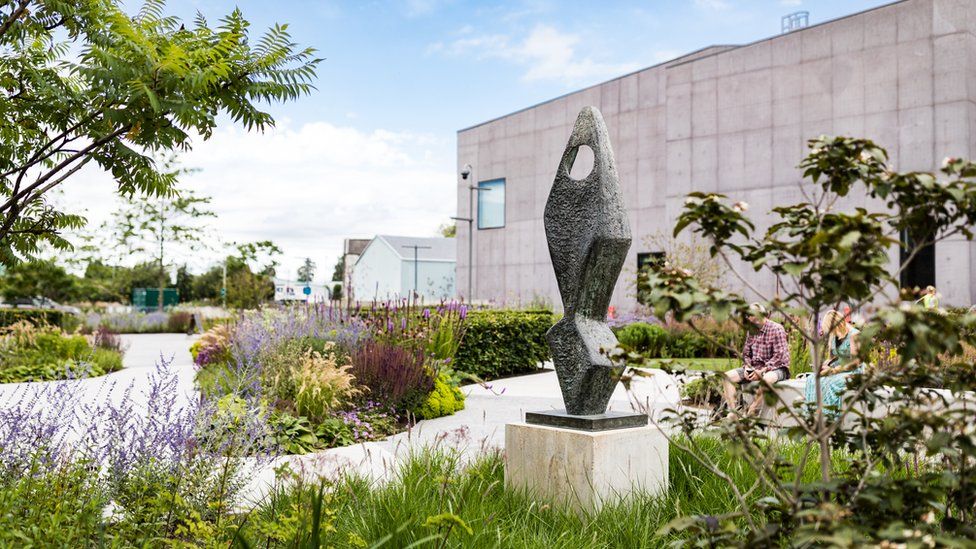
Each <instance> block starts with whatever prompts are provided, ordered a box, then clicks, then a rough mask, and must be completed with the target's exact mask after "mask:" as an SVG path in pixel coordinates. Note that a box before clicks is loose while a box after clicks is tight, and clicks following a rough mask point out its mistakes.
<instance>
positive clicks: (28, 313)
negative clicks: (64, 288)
mask: <svg viewBox="0 0 976 549" xmlns="http://www.w3.org/2000/svg"><path fill="white" fill-rule="evenodd" d="M65 316H70V315H68V314H67V313H63V312H61V311H57V310H54V309H0V328H6V327H8V326H11V325H13V324H17V323H18V322H22V321H26V322H29V323H31V324H33V325H35V326H41V325H44V326H61V325H62V324H63V322H64V317H65Z"/></svg>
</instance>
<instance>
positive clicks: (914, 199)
mask: <svg viewBox="0 0 976 549" xmlns="http://www.w3.org/2000/svg"><path fill="white" fill-rule="evenodd" d="M809 146H810V153H809V155H808V156H807V157H806V158H805V159H804V160H803V161H802V162H801V164H800V168H801V170H802V171H803V175H804V178H805V180H806V182H805V183H803V184H802V190H803V193H804V201H803V202H801V203H799V204H794V205H784V206H780V207H776V208H774V209H773V210H772V213H773V214H774V215H775V216H777V217H778V220H777V221H775V222H774V223H773V224H772V225H771V226H770V227H769V229H768V230H766V231H765V232H764V233H758V232H757V231H756V229H755V226H754V224H753V223H752V222H751V221H750V219H749V218H748V214H747V210H748V205H747V204H745V203H742V202H735V203H730V200H728V199H727V197H725V196H723V195H719V194H708V193H692V194H691V195H689V196H688V198H687V200H686V202H685V205H684V209H683V211H682V213H681V215H680V216H679V218H678V221H677V225H676V227H675V231H674V233H675V235H676V236H677V235H678V234H679V233H681V232H682V231H692V232H693V233H695V234H696V235H698V236H699V237H701V238H703V239H705V241H707V243H708V253H709V254H710V255H711V256H712V257H714V258H716V259H718V260H719V261H721V262H722V263H723V264H724V266H725V268H726V269H727V271H728V273H730V276H732V277H735V278H736V279H737V280H738V282H739V283H740V284H739V285H740V286H741V287H743V288H744V289H747V290H748V291H749V292H750V294H751V295H750V299H749V301H752V300H754V299H755V296H759V297H758V299H759V300H760V301H763V302H764V303H765V304H766V305H767V307H768V308H769V309H770V310H771V311H773V312H774V313H773V314H774V315H775V316H776V317H777V320H779V321H780V322H782V323H783V324H785V325H786V326H787V327H789V328H792V329H793V330H796V331H798V332H799V333H800V334H801V335H802V337H803V338H804V340H805V341H806V342H807V344H808V345H809V346H810V349H811V360H812V366H813V368H812V369H813V373H812V374H811V378H812V379H809V380H807V383H813V384H815V392H814V393H815V395H816V398H815V399H814V401H813V402H794V401H791V400H788V399H787V398H786V397H785V396H784V395H785V394H786V393H785V392H780V391H777V390H776V388H775V387H770V386H768V385H766V384H765V382H761V383H762V385H764V387H763V389H764V390H763V391H762V397H761V398H764V399H765V405H766V406H767V408H768V409H769V410H770V411H771V412H772V413H771V414H770V415H771V416H773V425H772V426H770V425H768V420H761V419H760V418H758V417H753V416H749V415H747V414H746V413H745V412H742V411H739V410H731V413H730V414H729V415H728V416H726V417H724V418H722V419H718V420H715V421H713V422H711V423H710V426H709V428H710V430H712V431H713V432H714V434H715V435H716V436H719V437H721V438H722V439H723V440H724V441H725V442H726V443H727V444H728V445H729V448H730V449H731V450H732V451H733V452H734V453H735V454H736V455H738V456H739V457H740V458H741V460H742V461H743V462H744V463H745V464H746V465H747V466H748V467H750V468H751V469H752V470H753V471H754V472H755V474H756V481H755V484H754V485H752V486H751V487H748V488H746V489H743V488H742V487H738V486H736V485H735V484H734V483H732V482H731V476H730V475H729V473H728V471H724V470H722V468H721V467H720V466H719V465H718V464H717V463H715V462H714V461H711V460H710V458H709V456H708V454H707V453H706V452H702V451H699V449H698V448H697V446H696V442H695V441H696V437H697V436H700V434H701V432H700V421H699V420H697V419H696V417H695V416H694V414H692V412H691V411H687V410H686V411H676V412H675V413H674V414H673V415H672V421H675V422H676V424H677V425H678V426H679V427H680V430H681V431H683V432H684V434H685V435H687V436H683V437H682V436H673V437H672V443H673V444H676V445H680V446H682V447H684V448H685V449H686V450H688V451H689V452H690V453H691V455H693V456H694V457H695V459H698V460H699V461H700V462H701V463H703V464H705V465H706V466H707V467H708V468H709V469H710V471H711V472H712V473H713V474H714V475H716V476H718V477H719V478H722V479H725V480H728V481H729V490H730V494H731V496H732V497H733V498H734V499H735V501H736V502H737V503H738V511H737V512H736V513H733V514H731V515H728V516H722V517H684V518H681V519H678V520H676V521H674V522H672V523H671V524H670V525H669V527H668V529H667V530H668V531H670V532H674V531H677V532H683V533H684V534H688V535H689V538H688V539H689V543H691V536H695V537H696V538H698V541H699V542H700V541H702V540H703V539H704V540H709V539H710V540H712V541H713V542H715V543H719V544H728V543H734V544H748V545H751V546H757V545H769V546H773V545H775V546H781V545H783V544H797V545H808V544H810V545H814V544H835V545H842V546H852V545H859V544H865V543H873V544H901V543H907V544H911V545H917V546H925V545H930V546H934V545H935V544H937V543H938V544H958V543H961V544H966V543H972V542H973V541H974V540H976V429H974V427H973V425H974V424H976V409H974V407H973V406H974V404H976V396H974V393H973V390H974V389H976V364H974V358H976V353H974V352H973V345H976V315H973V314H961V313H949V312H947V311H944V310H940V309H925V308H922V307H919V306H918V305H915V304H914V303H913V300H914V298H915V297H917V293H918V291H919V290H918V289H912V288H905V289H900V288H899V287H898V281H899V274H900V272H899V270H895V272H892V271H891V270H890V267H889V265H890V263H891V262H890V261H889V253H892V252H895V251H897V250H898V248H899V247H902V248H904V249H905V252H906V253H907V257H908V260H909V261H910V260H911V259H912V258H914V257H915V256H916V255H917V254H918V252H919V250H920V249H922V248H923V247H924V246H927V245H931V244H934V243H936V242H939V241H941V240H944V239H946V238H951V237H956V238H960V237H961V238H964V239H966V240H972V238H973V233H972V227H973V224H974V222H976V183H974V182H973V178H974V177H976V164H974V163H972V162H969V161H964V160H959V159H954V158H949V159H946V161H945V163H944V165H943V167H942V170H941V177H938V176H936V175H934V174H931V173H918V172H912V173H897V172H895V171H893V170H892V169H890V167H889V166H888V163H887V159H888V156H887V153H886V152H885V151H884V150H883V149H882V148H880V147H878V146H877V145H875V144H874V143H872V142H871V141H868V140H863V139H853V138H846V137H820V138H818V139H814V140H811V141H810V143H809ZM852 192H858V193H861V194H864V195H867V196H868V197H869V198H870V199H871V200H874V201H875V202H876V203H878V204H879V208H878V211H869V210H868V209H867V208H863V207H856V208H845V207H842V206H841V205H842V204H843V203H844V198H845V197H847V196H848V195H849V194H850V193H852ZM882 205H883V207H882ZM903 234H912V239H911V241H909V242H904V241H902V239H901V238H900V235H903ZM902 268H904V267H902ZM750 269H751V270H754V271H756V272H765V273H770V274H771V275H772V276H774V277H776V279H777V280H778V281H779V283H778V284H777V293H776V294H775V295H767V294H766V293H765V292H763V291H762V290H761V288H758V287H756V286H755V285H754V284H752V283H751V282H750V281H751V280H754V279H755V278H754V277H750V276H747V273H746V272H745V271H746V270H750ZM641 276H642V278H643V280H642V288H643V290H642V297H643V298H644V300H645V302H646V303H648V304H650V305H651V306H653V307H654V308H655V309H656V311H657V314H658V315H659V316H663V315H664V314H668V313H670V314H672V315H673V316H674V318H675V319H676V320H678V321H685V322H688V323H689V324H690V325H691V326H692V327H694V326H695V324H696V322H699V321H700V320H701V319H702V317H704V316H705V315H710V316H712V317H715V318H716V319H718V320H720V321H724V320H728V319H731V320H733V321H734V322H735V323H736V324H738V325H739V326H740V327H741V328H742V329H743V330H750V329H754V328H753V325H752V324H751V323H750V322H749V320H748V318H747V317H748V312H749V308H748V305H747V300H746V299H745V298H744V297H743V296H742V295H739V294H736V293H733V292H730V291H726V290H724V289H721V288H716V287H715V286H714V285H708V284H703V283H701V282H700V281H698V280H696V278H695V277H694V276H693V274H692V273H691V272H690V271H688V270H686V269H683V268H680V267H676V266H674V265H670V264H667V263H664V264H662V265H658V266H652V267H650V268H648V269H647V270H645V271H644V272H642V274H641ZM842 304H847V305H850V306H852V307H854V308H855V309H856V308H858V307H861V306H864V305H868V304H871V305H872V306H873V308H874V310H875V311H876V314H875V315H874V316H873V317H872V318H870V319H868V320H867V321H866V323H865V324H864V326H863V327H862V329H861V331H860V333H859V334H858V336H857V337H858V342H859V351H858V357H857V358H858V359H859V360H860V361H861V363H862V364H864V365H865V366H864V367H863V368H862V369H860V370H857V371H855V372H853V373H850V374H849V375H848V377H847V385H846V390H845V392H844V397H843V399H842V403H841V404H840V405H839V406H828V405H826V404H825V403H824V399H823V388H822V384H821V377H822V376H821V372H820V364H822V363H823V362H824V358H825V357H826V356H827V353H828V348H827V345H828V340H829V336H828V335H827V334H829V333H830V331H831V328H833V326H822V327H820V328H818V322H817V319H819V318H821V316H822V314H823V313H824V312H826V311H827V310H830V309H840V308H841V305H842ZM702 335H703V336H705V337H708V336H707V334H705V333H702ZM732 351H733V352H735V353H739V352H740V350H739V349H733V350H732ZM624 360H629V361H630V362H631V363H634V362H639V361H638V360H637V359H636V358H634V357H629V358H626V357H625V358H624ZM719 376H721V374H715V375H714V377H713V379H714V382H715V383H716V384H717V382H718V379H719ZM770 430H773V431H774V432H777V431H778V432H779V434H781V435H782V436H770ZM786 445H790V446H794V448H791V450H794V451H793V452H790V453H787V452H784V451H783V448H784V446H786ZM795 447H799V448H800V453H799V455H800V456H801V458H800V459H799V460H798V461H794V460H790V459H787V457H786V456H787V455H796V453H795V450H796V448H795Z"/></svg>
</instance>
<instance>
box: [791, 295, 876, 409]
mask: <svg viewBox="0 0 976 549" xmlns="http://www.w3.org/2000/svg"><path fill="white" fill-rule="evenodd" d="M821 329H822V330H825V331H827V333H829V334H830V337H829V338H828V341H827V350H828V351H829V353H830V356H829V357H828V358H827V360H825V361H824V363H823V365H821V366H820V398H821V399H822V400H823V405H824V411H825V413H826V414H828V415H831V416H836V415H837V414H838V413H839V412H840V407H841V405H842V404H843V400H842V399H843V394H844V391H845V390H846V389H847V378H849V377H850V376H851V374H854V373H860V372H861V371H862V368H861V361H860V359H858V358H857V337H856V336H857V333H858V331H857V329H856V328H854V327H853V326H851V325H850V324H848V322H847V319H845V318H844V315H842V314H841V313H839V312H837V311H827V312H826V313H824V316H823V321H822V324H821ZM804 399H805V400H806V402H807V405H808V406H810V407H811V408H815V407H816V404H817V384H816V379H815V377H814V376H813V375H812V374H811V375H809V376H807V383H806V387H805V390H804Z"/></svg>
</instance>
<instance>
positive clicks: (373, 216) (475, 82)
mask: <svg viewBox="0 0 976 549" xmlns="http://www.w3.org/2000/svg"><path fill="white" fill-rule="evenodd" d="M885 3H887V2H885V1H881V0H646V1H601V2H594V1H593V0H590V1H583V0H565V1H555V0H513V1H509V2H477V1H464V0H391V1H352V0H348V1H342V2H339V1H311V0H280V1H274V2H270V1H267V0H263V1H258V0H239V1H237V2H234V1H225V0H171V1H170V3H169V4H168V9H169V11H170V12H171V13H173V14H175V15H179V16H182V17H184V18H186V19H190V18H192V17H193V15H194V14H195V12H197V11H200V12H201V13H203V14H204V15H205V16H206V17H207V18H208V19H209V20H210V21H211V23H215V22H216V21H217V19H219V18H220V16H222V15H224V14H226V13H228V12H229V11H230V10H232V9H233V8H234V6H235V5H236V6H239V7H240V8H241V10H242V11H243V12H244V14H245V16H246V17H247V18H248V19H249V20H250V21H251V22H252V23H253V27H254V30H255V31H256V32H257V31H260V30H263V29H264V28H267V27H268V26H270V25H272V24H273V23H275V22H281V23H288V24H289V29H290V31H291V33H292V35H293V37H294V39H295V41H296V42H298V43H300V44H303V45H310V46H313V47H315V48H316V49H317V50H318V51H319V56H320V57H323V58H325V60H324V61H323V62H322V64H321V66H320V69H319V72H318V80H317V82H316V86H317V88H318V89H317V91H315V92H314V93H313V94H312V95H311V96H309V97H305V98H303V99H301V100H299V101H298V102H295V103H291V104H287V105H277V106H272V107H271V108H270V110H271V112H272V113H273V114H274V115H275V116H276V118H277V119H278V121H279V128H278V129H277V130H275V131H274V132H270V133H268V134H263V135H262V134H246V133H244V132H243V131H242V130H240V129H237V128H233V127H225V128H223V129H222V130H221V131H218V132H217V133H216V134H215V135H214V137H213V138H212V139H211V140H210V141H209V142H206V143H198V144H197V145H196V146H195V150H194V151H193V152H192V153H190V154H188V155H186V156H185V157H184V159H183V162H184V164H185V165H187V166H190V167H195V168H199V169H200V171H199V172H198V173H196V174H194V175H192V176H190V177H188V178H187V179H186V181H185V183H186V185H187V186H190V187H193V188H195V189H197V190H199V191H201V192H203V193H205V194H209V195H211V196H213V197H214V202H213V204H214V208H215V209H216V210H217V213H218V214H219V216H220V217H219V219H218V220H217V221H216V222H214V224H213V226H212V227H211V228H210V229H211V230H212V231H213V234H214V238H213V240H214V241H217V240H218V238H219V239H220V240H221V241H222V242H225V243H227V242H233V241H238V242H239V241H247V240H262V239H266V238H267V239H272V240H274V241H275V242H277V243H278V244H279V245H281V246H282V247H283V248H284V250H285V256H284V258H283V265H282V269H281V271H280V272H281V273H282V274H283V275H289V276H291V275H293V274H294V271H295V270H296V269H297V267H298V265H300V263H301V261H302V258H304V257H306V256H309V257H312V258H313V259H314V260H315V261H316V262H317V263H318V264H319V274H320V276H319V277H317V278H323V277H325V276H327V275H328V274H330V273H331V266H332V264H333V263H334V261H335V258H336V257H337V256H338V255H339V253H340V251H341V246H342V239H343V238H344V237H371V236H372V235H374V234H377V233H385V234H402V235H416V236H432V235H434V234H435V231H436V228H437V227H438V225H439V224H441V223H444V222H446V221H448V218H449V216H451V215H454V213H455V204H456V203H455V177H456V175H455V173H456V166H455V164H456V159H455V149H454V147H455V136H456V132H457V130H459V129H461V128H464V127H467V126H470V125H473V124H476V123H479V122H483V121H485V120H488V119H491V118H495V117H497V116H501V115H504V114H507V113H509V112H512V111H515V110H518V109H521V108H524V107H527V106H530V105H533V104H535V103H538V102H541V101H545V100H547V99H551V98H553V97H556V96H559V95H562V94H564V93H567V92H571V91H574V90H576V89H579V88H581V87H585V86H587V85H591V84H595V83H598V82H601V81H604V80H607V79H610V78H613V77H616V76H620V75H622V74H624V73H626V72H630V71H632V70H636V69H639V68H643V67H646V66H650V65H653V64H656V63H659V62H661V61H665V60H668V59H671V58H674V57H676V56H679V55H681V54H683V53H687V52H690V51H693V50H696V49H699V48H702V47H705V46H708V45H711V44H727V43H733V44H738V43H748V42H752V41H755V40H758V39H762V38H766V37H769V36H772V35H775V34H778V33H779V31H780V17H781V16H782V15H784V14H787V13H790V12H793V11H798V10H807V11H809V12H810V22H811V24H816V23H818V22H823V21H826V20H828V19H833V18H836V17H840V16H843V15H847V14H850V13H854V12H857V11H861V10H864V9H868V8H871V7H875V6H879V5H883V4H885ZM129 5H131V6H137V5H138V3H137V2H129ZM86 177H88V178H91V179H99V176H98V175H97V174H87V175H86ZM101 179H102V180H104V176H101ZM90 188H91V187H90V186H86V187H85V189H83V190H84V192H83V193H82V192H79V188H77V187H76V189H75V190H72V189H71V188H68V189H67V190H66V192H65V195H66V198H67V200H68V201H69V203H70V202H71V201H72V200H74V199H77V200H78V201H79V202H80V203H81V204H82V205H83V208H82V209H83V210H84V211H86V212H87V213H88V215H89V218H90V219H91V220H92V221H93V222H97V221H98V220H100V219H103V218H104V217H105V216H106V215H107V212H108V211H109V210H110V209H111V208H110V205H111V204H112V197H111V186H110V185H106V184H104V182H102V184H101V185H100V187H99V188H100V191H99V192H97V193H94V194H91V193H90V192H89V191H90ZM200 256H201V257H205V256H208V255H207V254H200ZM200 261H202V260H196V261H191V265H192V266H195V267H197V269H198V270H199V269H202V268H204V267H206V265H205V264H201V263H200Z"/></svg>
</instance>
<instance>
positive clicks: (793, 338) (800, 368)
mask: <svg viewBox="0 0 976 549" xmlns="http://www.w3.org/2000/svg"><path fill="white" fill-rule="evenodd" d="M788 333H789V343H790V375H791V376H793V377H796V376H797V374H802V373H804V372H809V371H811V370H812V366H813V364H812V362H813V358H812V357H811V356H810V343H809V342H808V341H807V340H806V339H804V338H803V334H802V333H800V331H799V330H794V329H788Z"/></svg>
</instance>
